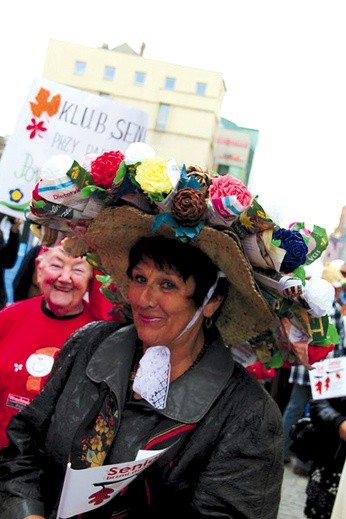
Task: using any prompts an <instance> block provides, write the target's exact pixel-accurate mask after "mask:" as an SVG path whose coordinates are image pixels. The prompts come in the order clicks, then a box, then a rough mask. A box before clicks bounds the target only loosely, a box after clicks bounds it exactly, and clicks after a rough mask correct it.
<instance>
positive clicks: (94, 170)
mask: <svg viewBox="0 0 346 519" xmlns="http://www.w3.org/2000/svg"><path fill="white" fill-rule="evenodd" d="M124 158H125V155H123V153H122V152H121V151H106V152H105V153H103V154H102V155H100V156H99V157H97V158H96V159H95V160H93V161H92V163H91V168H90V173H91V176H92V178H93V181H94V183H95V185H96V186H99V187H103V188H104V189H108V188H110V187H111V185H112V184H113V182H114V180H115V179H116V175H117V172H118V170H119V166H120V164H121V162H122V161H123V160H124Z"/></svg>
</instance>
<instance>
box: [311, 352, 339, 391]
mask: <svg viewBox="0 0 346 519" xmlns="http://www.w3.org/2000/svg"><path fill="white" fill-rule="evenodd" d="M313 367H314V369H312V370H310V371H309V378H310V384H311V392H312V398H313V400H318V399H321V398H336V397H339V396H345V395H346V357H335V358H327V359H324V360H321V361H319V362H315V363H314V364H313Z"/></svg>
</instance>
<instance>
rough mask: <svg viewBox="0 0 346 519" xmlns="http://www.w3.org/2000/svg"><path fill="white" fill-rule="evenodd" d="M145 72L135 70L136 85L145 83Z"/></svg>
mask: <svg viewBox="0 0 346 519" xmlns="http://www.w3.org/2000/svg"><path fill="white" fill-rule="evenodd" d="M145 77H146V73H145V72H138V71H137V72H135V85H144V83H145Z"/></svg>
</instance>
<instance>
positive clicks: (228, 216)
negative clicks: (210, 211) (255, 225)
mask: <svg viewBox="0 0 346 519" xmlns="http://www.w3.org/2000/svg"><path fill="white" fill-rule="evenodd" d="M209 197H210V198H209V200H210V202H211V204H212V206H213V208H214V209H215V211H216V212H217V213H218V214H219V215H220V216H221V217H222V218H224V219H225V220H232V221H233V220H234V219H235V218H238V217H239V216H240V215H241V213H242V212H243V211H245V209H247V207H249V205H250V204H251V200H252V195H251V193H250V191H249V190H248V188H247V187H246V186H245V184H243V182H242V181H241V180H239V179H238V178H236V177H233V176H232V175H230V174H228V175H222V176H219V177H215V178H213V180H212V182H211V184H210V186H209Z"/></svg>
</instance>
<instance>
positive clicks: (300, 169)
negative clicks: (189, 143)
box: [0, 0, 346, 232]
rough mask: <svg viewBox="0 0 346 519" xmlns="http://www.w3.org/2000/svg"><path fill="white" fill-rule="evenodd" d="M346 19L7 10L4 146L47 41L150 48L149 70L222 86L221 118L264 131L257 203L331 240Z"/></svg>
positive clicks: (195, 5)
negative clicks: (203, 74) (205, 74)
mask: <svg viewBox="0 0 346 519" xmlns="http://www.w3.org/2000/svg"><path fill="white" fill-rule="evenodd" d="M344 10H345V8H344V1H343V0H329V1H328V2H327V1H320V0H290V1H282V0H227V1H226V2H225V1H224V0H222V1H219V0H214V1H213V2H208V3H205V2H201V1H200V0H199V1H195V0H175V1H174V2H171V3H169V2H159V1H158V0H155V1H154V0H147V1H146V2H145V1H143V0H130V1H128V2H124V3H121V2H116V1H115V0H98V1H96V2H93V3H90V2H85V1H81V0H59V1H57V2H52V1H50V0H11V2H5V4H4V5H3V6H2V10H1V21H2V23H1V31H0V48H1V58H0V63H1V83H0V93H1V95H0V135H6V134H10V133H11V132H12V131H13V129H14V127H15V124H16V120H17V117H18V114H19V111H20V110H21V108H22V106H23V104H24V102H25V100H26V96H27V93H28V90H29V87H30V85H31V83H32V81H33V79H34V78H35V77H38V78H40V77H41V75H42V70H43V63H44V59H45V54H46V49H47V44H48V40H49V38H54V39H59V40H63V41H71V42H74V43H78V44H82V45H88V46H91V47H100V46H101V45H102V44H103V43H107V44H108V45H109V47H110V48H113V47H116V46H117V45H121V44H122V43H127V44H129V45H130V46H131V47H132V48H133V49H134V50H136V51H138V52H139V51H140V47H141V44H142V42H144V43H145V45H146V47H145V51H144V57H146V58H148V59H155V60H159V61H166V62H170V63H175V64H179V65H186V66H191V67H197V68H203V69H207V70H213V71H217V72H221V73H222V74H223V77H224V80H225V84H226V88H227V93H226V96H225V99H224V103H223V110H222V116H223V117H225V118H227V119H229V120H231V121H233V122H234V123H236V124H237V125H238V126H243V127H248V128H254V129H257V130H259V141H258V146H257V150H256V154H255V159H254V163H253V168H252V172H251V177H250V185H249V187H250V190H251V192H252V194H253V195H258V196H259V202H260V203H262V205H263V207H264V208H265V209H266V210H267V212H268V213H269V215H270V216H272V218H273V219H274V220H276V221H278V223H280V224H282V225H283V226H284V225H288V224H289V223H291V222H292V221H294V220H299V221H305V223H306V224H307V226H308V227H310V228H312V225H313V224H316V225H319V226H322V227H326V229H327V231H328V232H332V231H333V230H334V229H335V227H336V226H337V225H338V222H339V217H340V213H341V208H342V206H343V205H346V174H345V150H346V144H345V140H346V130H345V120H346V79H345V70H344V69H345V61H346V59H345V58H346V29H345V27H346V20H345V14H344ZM172 156H174V150H172ZM196 163H198V157H196Z"/></svg>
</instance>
